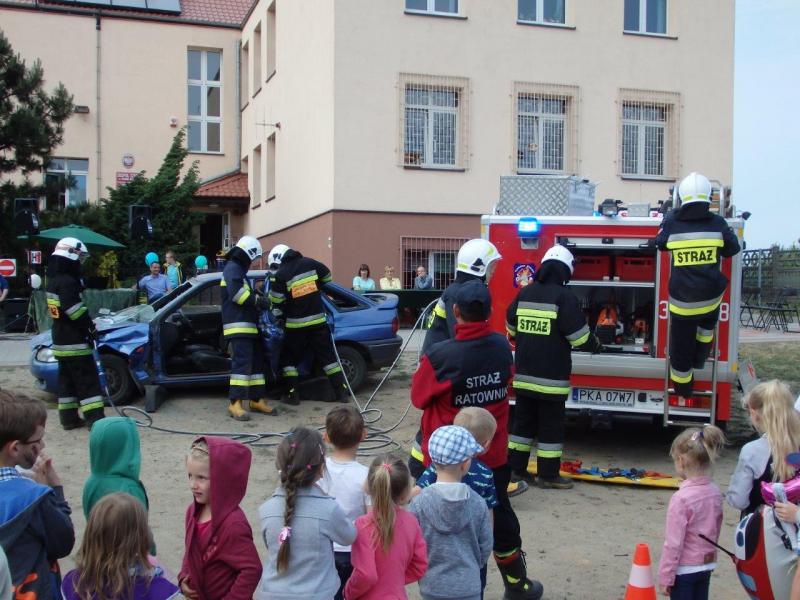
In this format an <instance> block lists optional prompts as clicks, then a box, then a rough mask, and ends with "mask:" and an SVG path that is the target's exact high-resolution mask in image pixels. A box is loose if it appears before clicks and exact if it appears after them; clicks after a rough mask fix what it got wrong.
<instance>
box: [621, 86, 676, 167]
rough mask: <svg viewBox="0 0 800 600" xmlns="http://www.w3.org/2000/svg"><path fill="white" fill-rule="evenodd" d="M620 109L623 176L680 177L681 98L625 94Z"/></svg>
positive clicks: (630, 92)
mask: <svg viewBox="0 0 800 600" xmlns="http://www.w3.org/2000/svg"><path fill="white" fill-rule="evenodd" d="M620 106H621V110H620V120H621V127H620V161H619V162H620V169H619V171H620V174H621V175H622V176H623V177H625V176H627V177H642V178H657V179H662V178H665V179H674V178H675V177H677V171H678V148H679V144H678V111H679V106H680V98H679V96H678V94H671V93H665V92H642V91H639V92H637V91H635V90H623V93H622V98H621V102H620Z"/></svg>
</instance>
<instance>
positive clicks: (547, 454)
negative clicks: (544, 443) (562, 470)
mask: <svg viewBox="0 0 800 600" xmlns="http://www.w3.org/2000/svg"><path fill="white" fill-rule="evenodd" d="M562 454H563V452H562V451H561V450H542V449H541V448H537V449H536V456H539V457H541V458H561V455H562Z"/></svg>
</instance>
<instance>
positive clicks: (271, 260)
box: [267, 244, 290, 268]
mask: <svg viewBox="0 0 800 600" xmlns="http://www.w3.org/2000/svg"><path fill="white" fill-rule="evenodd" d="M289 249H290V248H289V246H287V245H286V244H278V245H276V246H274V247H273V248H272V250H270V251H269V256H267V263H268V264H267V267H269V268H272V267H273V265H274V266H277V267H279V266H280V264H281V262H282V261H283V255H284V254H286V251H287V250H289Z"/></svg>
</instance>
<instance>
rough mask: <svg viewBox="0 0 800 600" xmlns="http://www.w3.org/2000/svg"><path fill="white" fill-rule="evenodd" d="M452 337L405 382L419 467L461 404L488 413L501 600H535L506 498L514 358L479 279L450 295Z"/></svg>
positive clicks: (536, 586) (538, 587) (538, 589)
mask: <svg viewBox="0 0 800 600" xmlns="http://www.w3.org/2000/svg"><path fill="white" fill-rule="evenodd" d="M452 301H453V305H452V310H453V314H454V316H455V319H456V326H455V338H453V339H450V340H445V341H443V342H441V343H439V344H436V345H434V346H432V347H431V348H430V349H429V350H428V351H427V352H426V353H425V354H423V356H422V359H421V361H420V364H419V368H418V369H417V371H416V372H415V373H414V377H413V379H412V380H411V402H412V403H413V404H414V406H415V407H417V408H419V409H422V411H423V413H422V426H421V432H422V439H421V449H422V455H423V459H422V461H423V463H424V465H425V466H427V465H429V464H430V455H429V453H428V441H429V440H430V437H431V434H432V433H433V432H434V431H435V430H436V429H437V428H439V427H442V426H443V425H452V424H453V420H454V419H455V416H456V414H457V413H458V411H459V410H461V409H462V408H463V407H465V406H479V407H482V408H485V409H486V410H488V411H489V412H491V413H492V416H493V417H494V418H495V421H497V432H496V433H495V436H494V438H493V439H492V442H491V444H490V445H489V448H488V450H487V451H486V453H485V454H483V455H481V460H482V461H483V462H484V463H486V465H487V466H488V467H489V468H491V469H492V473H493V475H494V484H495V488H496V490H497V500H498V502H499V506H497V507H496V508H495V509H494V558H495V562H496V563H497V568H498V570H499V571H500V574H501V575H502V577H503V585H504V586H505V595H504V596H503V598H504V600H538V599H539V598H541V596H542V591H543V588H542V584H541V583H539V582H538V581H531V580H530V579H528V578H527V572H526V566H525V560H524V558H523V555H522V548H521V546H522V539H521V538H520V527H519V521H518V520H517V515H516V514H515V513H514V509H513V508H512V507H511V502H510V501H509V499H508V482H509V478H510V476H511V469H510V468H509V466H508V464H507V455H506V445H507V443H508V411H509V406H508V384H509V382H510V381H511V378H512V374H513V364H514V359H513V357H512V356H511V348H510V346H509V344H508V341H507V340H506V339H505V338H504V337H503V336H502V335H500V334H498V333H494V332H493V331H492V330H491V328H490V326H489V323H488V321H487V319H488V318H489V314H490V313H491V306H492V300H491V296H490V295H489V289H488V288H487V287H486V285H485V284H484V283H483V282H481V281H477V280H474V281H468V282H465V283H463V284H462V285H460V286H459V288H458V289H457V290H456V293H455V295H454V296H453V297H452Z"/></svg>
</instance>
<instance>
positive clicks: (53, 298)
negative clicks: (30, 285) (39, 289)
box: [45, 292, 61, 306]
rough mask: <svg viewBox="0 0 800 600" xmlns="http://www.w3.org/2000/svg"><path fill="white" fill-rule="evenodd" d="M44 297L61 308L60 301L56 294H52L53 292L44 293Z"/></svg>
mask: <svg viewBox="0 0 800 600" xmlns="http://www.w3.org/2000/svg"><path fill="white" fill-rule="evenodd" d="M45 296H47V299H48V300H54V301H55V302H57V303H58V305H59V306H61V300H59V298H58V294H54V293H53V292H45Z"/></svg>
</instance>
